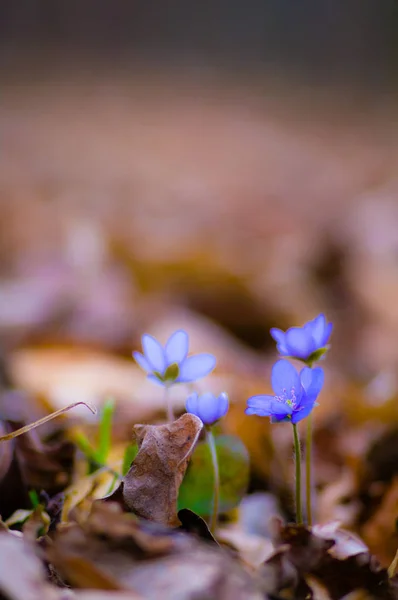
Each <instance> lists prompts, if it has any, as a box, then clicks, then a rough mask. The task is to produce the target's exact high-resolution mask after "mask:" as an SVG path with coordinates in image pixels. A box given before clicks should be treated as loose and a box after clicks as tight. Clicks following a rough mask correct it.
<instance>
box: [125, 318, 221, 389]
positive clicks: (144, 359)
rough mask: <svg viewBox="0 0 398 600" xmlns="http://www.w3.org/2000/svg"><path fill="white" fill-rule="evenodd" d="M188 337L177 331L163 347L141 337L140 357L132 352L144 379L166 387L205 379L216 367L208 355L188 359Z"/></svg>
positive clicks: (184, 332) (146, 335)
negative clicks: (144, 376)
mask: <svg viewBox="0 0 398 600" xmlns="http://www.w3.org/2000/svg"><path fill="white" fill-rule="evenodd" d="M188 347H189V337H188V334H187V332H186V331H184V330H183V329H179V330H178V331H175V332H174V333H173V334H172V335H171V336H170V337H169V339H168V340H167V342H166V344H165V346H164V347H163V346H162V345H161V344H160V343H159V342H158V341H157V340H156V339H155V338H154V337H153V336H151V335H148V334H144V335H143V336H142V349H143V354H141V353H140V352H133V357H134V358H135V360H136V361H137V363H138V364H139V366H140V367H141V368H142V369H144V371H146V373H147V375H148V379H151V380H152V381H154V382H155V383H157V384H160V385H165V386H169V385H171V384H174V383H190V382H192V381H196V380H198V379H201V378H202V377H205V375H208V374H209V373H210V372H211V371H212V370H213V369H214V367H215V366H216V359H215V357H214V356H213V355H212V354H196V355H193V356H188Z"/></svg>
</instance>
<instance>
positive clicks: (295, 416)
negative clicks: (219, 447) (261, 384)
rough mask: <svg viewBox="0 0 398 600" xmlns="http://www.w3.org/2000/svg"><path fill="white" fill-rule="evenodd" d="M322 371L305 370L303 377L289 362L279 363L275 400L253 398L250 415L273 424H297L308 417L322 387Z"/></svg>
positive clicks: (274, 380)
mask: <svg viewBox="0 0 398 600" xmlns="http://www.w3.org/2000/svg"><path fill="white" fill-rule="evenodd" d="M323 379H324V375H323V369H321V368H320V367H317V368H316V369H310V368H309V367H304V369H302V370H301V372H300V373H298V372H297V371H296V369H295V368H294V367H293V365H291V364H290V363H289V362H288V361H287V360H278V362H276V363H275V364H274V366H273V368H272V375H271V383H272V389H273V390H274V393H275V396H252V397H251V398H249V400H248V401H247V409H246V411H245V412H246V414H247V415H258V416H259V417H271V422H272V423H277V422H279V421H291V422H292V423H298V422H299V421H301V420H302V419H304V418H305V417H308V415H309V414H310V412H311V411H312V409H313V408H314V406H315V405H316V403H315V401H316V399H317V397H318V395H319V392H320V391H321V389H322V386H323Z"/></svg>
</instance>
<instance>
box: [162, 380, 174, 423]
mask: <svg viewBox="0 0 398 600" xmlns="http://www.w3.org/2000/svg"><path fill="white" fill-rule="evenodd" d="M164 401H165V404H166V413H167V421H168V422H169V423H172V422H173V421H174V420H175V416H174V410H173V400H172V398H171V395H170V387H169V386H168V385H166V386H165V388H164Z"/></svg>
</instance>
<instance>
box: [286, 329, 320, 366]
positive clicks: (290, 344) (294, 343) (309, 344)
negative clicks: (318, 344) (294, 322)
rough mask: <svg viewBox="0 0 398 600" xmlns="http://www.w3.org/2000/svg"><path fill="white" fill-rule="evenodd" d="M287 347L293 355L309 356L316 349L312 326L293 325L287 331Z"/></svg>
mask: <svg viewBox="0 0 398 600" xmlns="http://www.w3.org/2000/svg"><path fill="white" fill-rule="evenodd" d="M285 340H286V347H287V349H288V351H289V354H290V355H291V356H296V357H297V358H304V359H306V358H308V357H309V355H310V354H311V353H312V352H313V351H314V350H315V349H316V348H315V342H314V340H313V338H312V335H311V331H310V328H307V329H305V327H291V328H290V329H288V331H287V332H286V338H285Z"/></svg>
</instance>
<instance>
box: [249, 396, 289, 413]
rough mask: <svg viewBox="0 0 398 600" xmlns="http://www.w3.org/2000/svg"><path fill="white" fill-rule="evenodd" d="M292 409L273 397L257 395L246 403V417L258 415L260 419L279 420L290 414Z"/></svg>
mask: <svg viewBox="0 0 398 600" xmlns="http://www.w3.org/2000/svg"><path fill="white" fill-rule="evenodd" d="M292 410H293V409H292V407H291V406H289V405H288V404H285V403H284V402H280V401H279V400H277V399H276V398H275V396H268V395H259V396H252V397H251V398H249V399H248V401H247V409H246V411H245V412H246V414H247V415H258V416H260V417H272V416H276V417H279V418H283V417H286V416H287V415H290V414H291V412H292Z"/></svg>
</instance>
